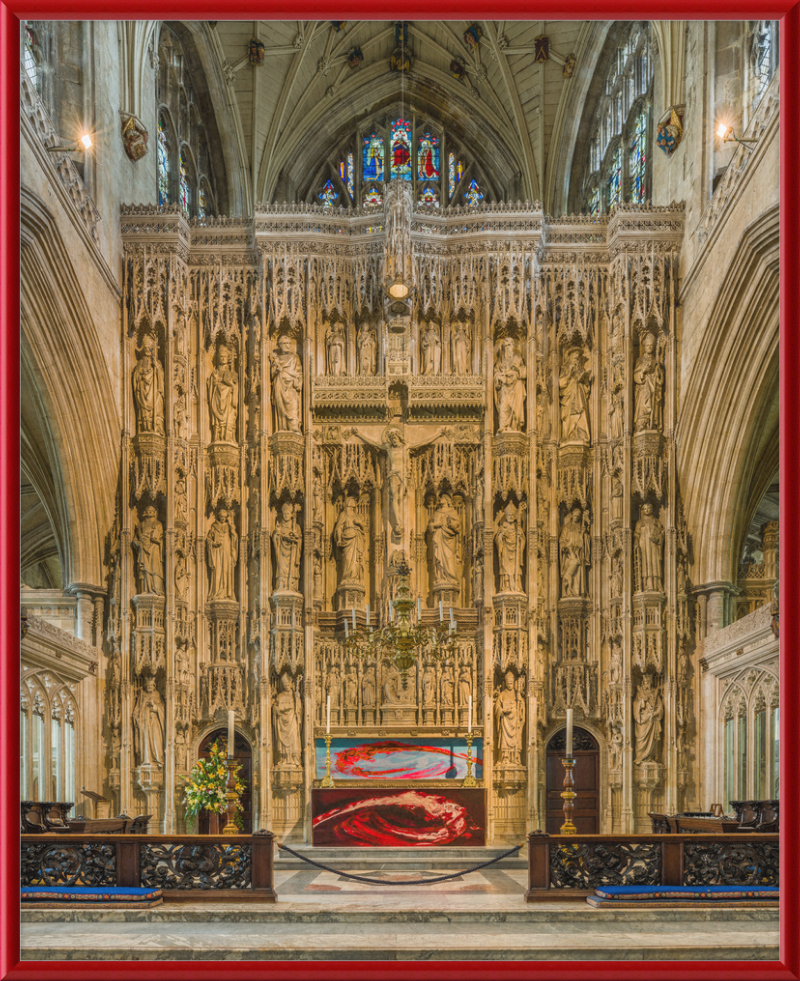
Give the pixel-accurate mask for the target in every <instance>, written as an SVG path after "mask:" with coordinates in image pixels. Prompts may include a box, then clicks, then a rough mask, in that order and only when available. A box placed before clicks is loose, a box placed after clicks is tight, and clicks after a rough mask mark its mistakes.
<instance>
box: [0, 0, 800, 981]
mask: <svg viewBox="0 0 800 981" xmlns="http://www.w3.org/2000/svg"><path fill="white" fill-rule="evenodd" d="M299 11H302V15H303V16H304V17H307V18H308V19H309V20H316V19H328V18H329V17H330V15H331V13H334V14H335V15H336V16H340V17H343V18H346V19H349V20H357V19H375V15H376V12H377V13H379V15H380V18H381V19H390V18H391V17H398V16H402V17H403V18H404V19H406V20H413V19H414V18H417V19H421V20H430V19H434V18H435V19H442V20H447V19H450V20H458V21H460V22H465V21H466V20H467V19H469V18H480V17H481V16H486V15H487V14H488V15H490V16H491V17H492V18H493V19H509V18H520V19H525V18H528V17H531V16H535V17H536V18H537V19H551V20H564V19H575V20H582V19H608V18H614V19H620V20H627V19H636V18H641V19H649V20H655V19H678V18H681V19H683V18H689V19H756V18H765V17H768V18H770V19H778V20H780V22H781V23H780V46H781V54H780V62H781V65H782V66H784V71H785V74H783V75H782V78H781V107H780V112H781V258H780V273H781V302H780V307H781V323H782V329H781V336H780V368H781V371H780V397H781V427H780V432H781V437H780V438H781V445H780V472H781V503H780V509H781V511H780V521H781V537H782V543H781V584H780V590H781V607H782V609H783V610H784V611H785V615H784V617H783V618H782V622H781V646H782V649H783V656H782V658H781V705H782V711H781V726H782V732H781V741H782V743H783V745H784V746H785V747H786V752H784V753H782V754H781V787H782V790H783V796H784V808H783V810H784V814H785V815H787V816H788V818H789V819H788V820H787V821H786V823H785V830H784V833H783V835H782V836H781V866H782V870H781V875H782V880H783V882H784V883H792V882H794V881H795V880H796V879H797V874H798V870H800V848H798V842H800V832H798V823H797V821H796V820H795V819H794V814H795V811H794V807H793V806H792V805H794V804H795V803H796V801H797V797H798V785H799V781H798V765H799V764H798V760H800V755H799V754H795V753H794V752H793V749H794V746H795V745H796V733H795V731H794V730H793V726H794V725H795V724H796V722H795V720H797V719H798V718H800V704H798V703H799V701H800V679H799V678H798V672H799V671H800V657H798V655H797V653H796V652H797V651H798V650H800V617H797V616H796V615H795V612H794V605H793V604H794V602H796V597H797V595H798V591H800V568H799V567H800V548H798V538H800V532H799V531H798V528H800V500H798V498H799V497H800V479H798V477H799V476H800V474H798V470H800V466H799V465H798V461H799V460H800V426H798V425H797V411H798V401H797V400H798V392H800V327H799V326H798V325H799V324H800V274H799V272H800V270H798V258H797V257H798V255H800V180H798V169H799V168H800V163H798V155H799V154H800V138H799V137H798V124H799V123H800V73H798V72H797V71H796V70H795V68H796V65H797V61H796V59H797V55H798V52H800V3H792V0H770V2H754V0H672V2H669V0H656V2H655V3H648V2H645V0H571V2H570V0H561V2H560V3H557V4H556V3H554V2H552V0H546V2H545V3H544V4H537V5H535V6H532V5H529V4H523V3H519V2H514V0H500V2H498V0H495V2H493V3H492V4H488V3H487V2H485V0H483V2H480V3H476V2H470V0H467V2H466V3H464V2H460V3H458V4H456V3H454V2H453V0H440V2H438V3H436V4H434V3H433V2H431V0H422V2H420V0H407V2H406V3H404V4H402V5H401V4H399V3H398V2H397V0H390V2H389V4H388V5H386V6H385V7H381V8H380V10H379V11H378V10H377V8H376V7H375V5H374V4H368V3H367V2H366V0H346V2H343V3H339V4H336V5H332V4H330V3H324V4H323V3H321V2H319V0H301V2H300V4H299V5H298V4H290V3H286V2H285V0H272V2H270V3H268V4H267V3H264V2H259V3H256V2H253V0H235V2H234V4H232V5H231V7H230V8H227V9H224V8H223V7H222V5H220V4H219V3H217V2H214V0H191V2H188V0H166V2H163V0H162V2H159V3H155V2H153V0H145V2H142V3H140V4H138V5H137V6H136V7H135V9H134V10H133V11H132V12H133V13H134V15H135V17H136V18H137V19H144V18H147V17H154V18H159V19H165V20H169V19H180V18H181V17H182V16H186V17H188V18H189V19H195V20H200V19H206V18H212V17H224V18H227V19H254V18H256V19H265V18H268V19H274V20H278V19H296V18H297V17H298V13H299ZM130 12H131V8H130V7H129V6H128V5H127V4H125V3H122V2H119V0H72V2H71V3H67V2H66V0H11V2H8V3H0V235H1V236H2V239H1V241H0V310H1V311H2V323H1V324H0V393H1V395H0V583H2V591H0V637H2V653H1V654H0V686H1V689H2V697H0V732H2V734H3V740H2V764H3V765H2V767H1V768H0V890H2V892H1V893H0V897H1V898H0V979H4V978H9V979H18V978H19V979H22V978H41V977H47V978H58V979H62V978H63V979H85V978H98V979H99V978H109V979H114V978H131V979H133V978H141V977H143V976H144V975H145V974H146V975H147V977H149V978H153V979H160V978H170V979H172V981H180V979H184V978H208V979H212V978H213V979H218V978H253V979H255V978H288V977H291V978H298V979H300V978H303V979H320V981H322V979H325V981H339V979H346V978H387V979H389V978H391V979H395V978H396V979H398V981H399V979H404V978H407V977H409V976H411V975H412V974H413V976H414V977H415V978H419V979H425V981H427V979H434V978H435V979H437V981H449V979H463V981H467V979H470V981H471V979H478V978H481V979H483V978H507V979H512V978H513V979H523V978H553V979H555V978H558V979H568V978H569V979H584V978H585V979H587V981H589V979H592V981H606V979H612V978H631V979H633V978H636V979H639V978H642V979H644V978H647V979H656V978H659V979H661V978H663V979H665V981H666V979H672V978H675V977H680V978H681V979H683V981H694V979H697V981H699V979H701V978H702V979H704V981H715V979H727V978H730V979H754V981H755V979H762V978H763V979H766V978H770V979H773V978H774V979H796V978H798V977H800V959H799V958H798V930H799V928H800V917H798V901H799V900H798V890H797V889H796V888H785V890H784V892H783V895H782V899H781V960H780V961H770V962H760V961H755V962H754V961H742V962H738V961H709V962H706V961H702V962H701V961H677V962H675V961H673V962H669V961H649V962H641V961H638V962H637V961H559V962H554V961H550V962H544V961H543V962H504V963H500V962H487V961H477V962H470V961H445V962H427V961H414V962H409V961H399V962H398V961H394V962H378V961H355V962H347V961H334V962H319V961H299V962H298V961H294V962H286V961H283V962H281V961H270V962H263V963H260V962H240V963H232V962H231V961H221V962H212V961H202V962H198V961H184V962H181V961H165V962H143V961H127V962H126V961H117V962H113V961H92V962H86V961H75V962H71V961H48V962H35V961H20V960H19V919H18V916H19V913H18V910H19V906H18V904H19V887H18V883H19V861H20V852H19V841H18V838H17V834H18V831H17V827H18V825H17V800H18V796H19V773H18V764H17V757H16V751H17V743H18V736H19V712H18V708H17V706H18V697H19V592H18V588H19V554H20V552H19V514H20V512H19V459H20V434H19V357H20V354H19V254H20V225H19V189H20V165H19V20H20V19H36V18H38V19H64V20H90V19H122V18H124V17H125V16H126V15H129V13H130ZM787 69H788V70H787ZM521 901H522V900H521Z"/></svg>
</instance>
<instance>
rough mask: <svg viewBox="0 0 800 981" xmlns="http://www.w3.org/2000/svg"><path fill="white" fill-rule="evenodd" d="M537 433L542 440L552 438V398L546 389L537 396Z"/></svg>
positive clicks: (541, 390)
mask: <svg viewBox="0 0 800 981" xmlns="http://www.w3.org/2000/svg"><path fill="white" fill-rule="evenodd" d="M536 431H537V433H538V434H539V439H540V440H545V439H549V438H550V398H549V396H548V394H547V392H546V391H545V390H544V389H540V390H539V392H538V393H537V395H536Z"/></svg>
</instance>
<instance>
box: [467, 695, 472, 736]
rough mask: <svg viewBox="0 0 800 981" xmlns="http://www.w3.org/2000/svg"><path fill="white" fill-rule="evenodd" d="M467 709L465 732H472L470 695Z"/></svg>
mask: <svg viewBox="0 0 800 981" xmlns="http://www.w3.org/2000/svg"><path fill="white" fill-rule="evenodd" d="M468 705H469V708H468V709H467V731H468V732H472V695H470V696H469V703H468Z"/></svg>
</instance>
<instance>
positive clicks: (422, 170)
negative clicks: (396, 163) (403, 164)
mask: <svg viewBox="0 0 800 981" xmlns="http://www.w3.org/2000/svg"><path fill="white" fill-rule="evenodd" d="M417 176H418V177H419V179H420V180H421V181H434V180H436V179H437V177H438V176H439V137H438V136H431V134H430V133H425V134H424V136H420V138H419V150H417Z"/></svg>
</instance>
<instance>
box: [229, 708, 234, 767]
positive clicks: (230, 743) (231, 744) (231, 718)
mask: <svg viewBox="0 0 800 981" xmlns="http://www.w3.org/2000/svg"><path fill="white" fill-rule="evenodd" d="M233 720H234V714H233V712H228V756H233Z"/></svg>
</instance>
